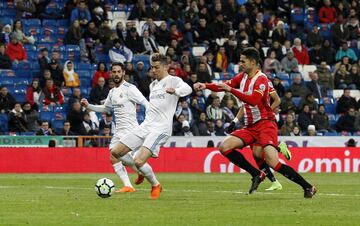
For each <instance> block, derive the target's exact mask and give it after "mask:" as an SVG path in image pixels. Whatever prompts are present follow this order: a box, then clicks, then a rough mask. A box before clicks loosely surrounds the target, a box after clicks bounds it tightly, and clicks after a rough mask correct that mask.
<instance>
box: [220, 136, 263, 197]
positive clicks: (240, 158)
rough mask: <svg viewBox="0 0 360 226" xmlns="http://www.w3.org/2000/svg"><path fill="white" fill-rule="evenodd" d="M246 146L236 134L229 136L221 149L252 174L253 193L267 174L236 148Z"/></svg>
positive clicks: (251, 191)
mask: <svg viewBox="0 0 360 226" xmlns="http://www.w3.org/2000/svg"><path fill="white" fill-rule="evenodd" d="M244 146H245V143H244V141H243V140H242V139H241V138H239V137H236V136H228V137H226V138H225V140H224V141H223V142H222V143H221V144H220V146H219V150H220V152H221V154H222V155H223V156H225V157H226V158H227V159H229V161H230V162H232V163H234V164H235V165H236V166H238V167H240V168H242V169H244V170H246V171H247V172H248V173H250V174H251V176H252V179H251V180H252V185H251V187H250V190H249V193H250V194H251V193H253V192H254V191H256V189H257V188H258V186H259V184H260V183H261V181H263V180H264V178H265V174H264V173H263V172H262V171H260V170H258V169H256V168H255V167H254V166H252V165H251V164H250V162H248V161H247V160H246V159H245V157H244V155H243V154H241V153H240V152H239V151H237V150H235V148H243V147H244Z"/></svg>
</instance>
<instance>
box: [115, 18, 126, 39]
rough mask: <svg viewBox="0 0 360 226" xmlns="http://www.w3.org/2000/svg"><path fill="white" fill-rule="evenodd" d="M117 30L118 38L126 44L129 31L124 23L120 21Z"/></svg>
mask: <svg viewBox="0 0 360 226" xmlns="http://www.w3.org/2000/svg"><path fill="white" fill-rule="evenodd" d="M115 30H116V34H117V36H118V38H119V39H120V40H121V41H123V42H125V38H126V36H127V30H126V27H125V26H124V24H123V22H122V21H119V22H118V23H117V24H116V27H115Z"/></svg>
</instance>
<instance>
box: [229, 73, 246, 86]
mask: <svg viewBox="0 0 360 226" xmlns="http://www.w3.org/2000/svg"><path fill="white" fill-rule="evenodd" d="M243 76H244V73H239V74H237V75H236V76H235V77H234V78H232V79H231V80H228V81H226V82H225V84H226V85H228V86H230V87H232V88H239V86H240V81H241V80H242V78H243Z"/></svg>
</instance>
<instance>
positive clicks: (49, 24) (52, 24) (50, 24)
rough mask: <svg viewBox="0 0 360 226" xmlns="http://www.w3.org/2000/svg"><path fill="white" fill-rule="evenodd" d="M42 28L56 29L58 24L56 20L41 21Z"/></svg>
mask: <svg viewBox="0 0 360 226" xmlns="http://www.w3.org/2000/svg"><path fill="white" fill-rule="evenodd" d="M42 26H43V27H57V26H59V22H58V21H57V20H46V19H45V20H43V22H42Z"/></svg>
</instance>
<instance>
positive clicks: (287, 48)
mask: <svg viewBox="0 0 360 226" xmlns="http://www.w3.org/2000/svg"><path fill="white" fill-rule="evenodd" d="M291 47H292V46H291V42H290V40H286V41H285V43H284V45H283V46H282V47H281V50H282V53H283V54H284V55H286V53H288V52H291Z"/></svg>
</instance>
